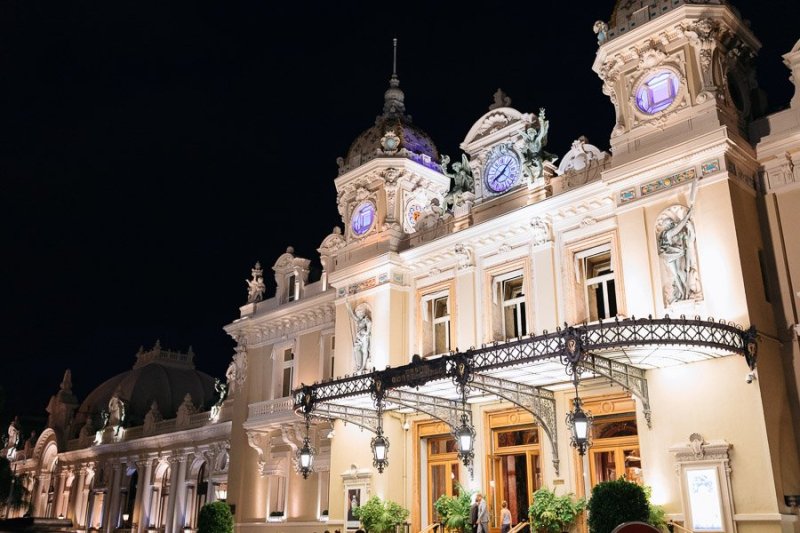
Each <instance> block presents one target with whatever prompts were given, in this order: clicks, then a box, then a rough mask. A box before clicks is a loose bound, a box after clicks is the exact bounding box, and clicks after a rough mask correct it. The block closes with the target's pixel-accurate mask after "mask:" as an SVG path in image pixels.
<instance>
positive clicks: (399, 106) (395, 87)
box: [382, 37, 406, 118]
mask: <svg viewBox="0 0 800 533" xmlns="http://www.w3.org/2000/svg"><path fill="white" fill-rule="evenodd" d="M403 100H405V95H404V94H403V91H402V89H400V78H398V77H397V38H396V37H395V38H394V39H392V77H391V78H390V79H389V89H388V90H387V91H386V92H385V93H384V94H383V102H384V103H383V115H382V116H383V117H391V118H397V117H401V116H405V113H406V107H405V104H404V103H403Z"/></svg>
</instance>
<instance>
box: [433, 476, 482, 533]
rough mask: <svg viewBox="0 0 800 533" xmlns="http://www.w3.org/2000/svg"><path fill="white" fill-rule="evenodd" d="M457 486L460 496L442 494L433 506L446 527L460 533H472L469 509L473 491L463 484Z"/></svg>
mask: <svg viewBox="0 0 800 533" xmlns="http://www.w3.org/2000/svg"><path fill="white" fill-rule="evenodd" d="M457 488H458V496H448V495H446V494H442V495H441V496H440V497H439V499H438V500H436V503H434V504H433V508H434V509H435V510H436V513H437V514H438V515H439V520H440V521H441V523H442V525H443V526H444V527H445V529H449V530H450V531H458V532H459V533H472V523H471V522H470V520H469V511H470V507H471V504H472V494H473V492H472V491H468V490H467V489H465V488H464V487H462V486H461V484H458V485H457Z"/></svg>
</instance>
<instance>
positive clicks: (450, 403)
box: [293, 316, 757, 471]
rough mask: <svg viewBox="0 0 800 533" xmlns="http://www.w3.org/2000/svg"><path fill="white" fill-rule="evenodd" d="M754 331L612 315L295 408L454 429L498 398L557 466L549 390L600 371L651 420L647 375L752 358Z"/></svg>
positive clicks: (331, 383) (402, 371)
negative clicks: (474, 405)
mask: <svg viewBox="0 0 800 533" xmlns="http://www.w3.org/2000/svg"><path fill="white" fill-rule="evenodd" d="M756 353H757V352H756V330H755V328H754V327H750V328H749V329H744V328H742V327H741V326H738V325H735V324H732V323H728V322H725V321H714V320H713V319H708V320H702V319H700V318H699V317H696V318H694V319H687V318H685V317H681V318H679V319H672V318H670V317H668V316H667V317H665V318H646V319H636V318H629V319H622V320H620V319H616V320H613V321H606V322H602V321H601V322H597V323H593V324H581V325H575V326H565V327H563V328H557V329H556V331H554V332H547V331H545V332H543V333H542V334H540V335H530V336H526V337H523V338H520V339H514V340H510V341H507V342H494V343H491V344H486V345H483V346H481V347H480V348H470V349H469V350H466V351H464V352H453V353H450V354H447V355H443V356H437V357H431V358H421V357H420V356H418V355H415V356H414V357H413V358H412V360H411V362H410V363H408V364H406V365H403V366H400V367H396V368H391V367H387V368H386V369H384V370H373V371H371V372H364V373H360V374H355V375H348V376H344V377H342V378H338V379H333V380H327V381H323V382H320V383H314V384H313V385H303V386H301V387H300V388H298V389H296V390H294V391H293V397H294V403H295V411H296V412H297V413H298V414H301V415H303V416H306V417H310V416H314V417H320V418H328V419H342V420H345V421H347V422H350V423H354V424H356V425H359V426H361V427H364V428H366V429H368V430H370V431H373V432H375V431H376V428H379V427H380V423H379V422H380V421H379V420H378V417H377V415H376V412H375V406H376V401H380V402H381V404H382V408H383V410H384V411H398V412H403V413H409V412H420V413H425V414H428V415H429V416H431V417H433V418H437V419H440V420H442V421H444V422H445V423H447V424H448V425H449V426H450V427H451V428H452V429H453V430H455V428H456V426H457V424H458V420H459V418H460V416H461V415H462V414H463V413H464V409H465V406H464V405H463V402H475V401H483V400H486V399H487V397H496V398H502V399H505V400H507V401H509V402H511V403H513V404H516V405H518V406H520V407H521V408H523V409H525V410H527V411H529V412H530V413H531V414H533V416H534V417H535V418H536V420H537V422H538V423H539V425H540V426H541V427H542V429H543V430H544V432H545V434H546V436H547V438H548V440H549V441H550V443H551V445H552V449H553V454H554V457H553V462H554V465H555V467H556V471H558V457H557V453H558V452H557V450H558V447H557V437H556V435H557V432H556V412H555V411H556V410H555V397H554V394H553V391H552V390H549V389H548V388H547V387H552V386H554V385H558V384H563V383H564V382H565V381H567V379H568V378H569V377H570V376H572V375H573V373H575V372H577V373H578V374H579V375H580V376H582V378H581V379H589V378H593V377H604V378H607V379H610V380H611V381H613V382H614V383H616V384H618V385H620V386H621V387H623V388H624V389H625V390H627V391H628V392H630V393H631V394H633V395H634V396H636V397H637V398H638V400H639V401H640V402H641V405H642V409H643V412H644V416H645V418H646V420H647V423H648V426H650V425H651V420H650V402H649V397H648V391H647V380H646V379H645V371H646V370H648V369H653V368H664V367H668V366H674V365H680V364H688V363H692V362H697V361H703V360H708V359H714V358H718V357H725V356H729V355H736V354H738V355H741V356H743V357H744V358H745V359H746V361H747V364H748V366H749V367H750V369H751V370H753V369H755V364H756Z"/></svg>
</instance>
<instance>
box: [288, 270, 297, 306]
mask: <svg viewBox="0 0 800 533" xmlns="http://www.w3.org/2000/svg"><path fill="white" fill-rule="evenodd" d="M296 280H297V278H296V277H295V275H294V274H289V275H288V276H287V277H286V301H287V302H293V301H295V296H296V295H295V291H294V286H295V281H296Z"/></svg>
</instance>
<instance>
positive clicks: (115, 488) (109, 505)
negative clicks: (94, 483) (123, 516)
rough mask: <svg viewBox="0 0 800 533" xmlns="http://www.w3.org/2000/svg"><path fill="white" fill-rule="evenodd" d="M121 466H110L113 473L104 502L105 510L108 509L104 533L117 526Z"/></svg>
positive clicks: (120, 464)
mask: <svg viewBox="0 0 800 533" xmlns="http://www.w3.org/2000/svg"><path fill="white" fill-rule="evenodd" d="M122 464H123V463H114V465H113V466H112V468H113V471H114V473H113V475H112V476H111V486H110V487H109V488H108V502H106V509H108V515H106V516H105V519H106V520H105V522H106V523H105V525H104V529H105V530H106V533H111V532H112V531H114V530H115V529H117V526H118V525H119V485H120V478H121V477H122V476H121V475H120V474H121V473H122Z"/></svg>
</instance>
